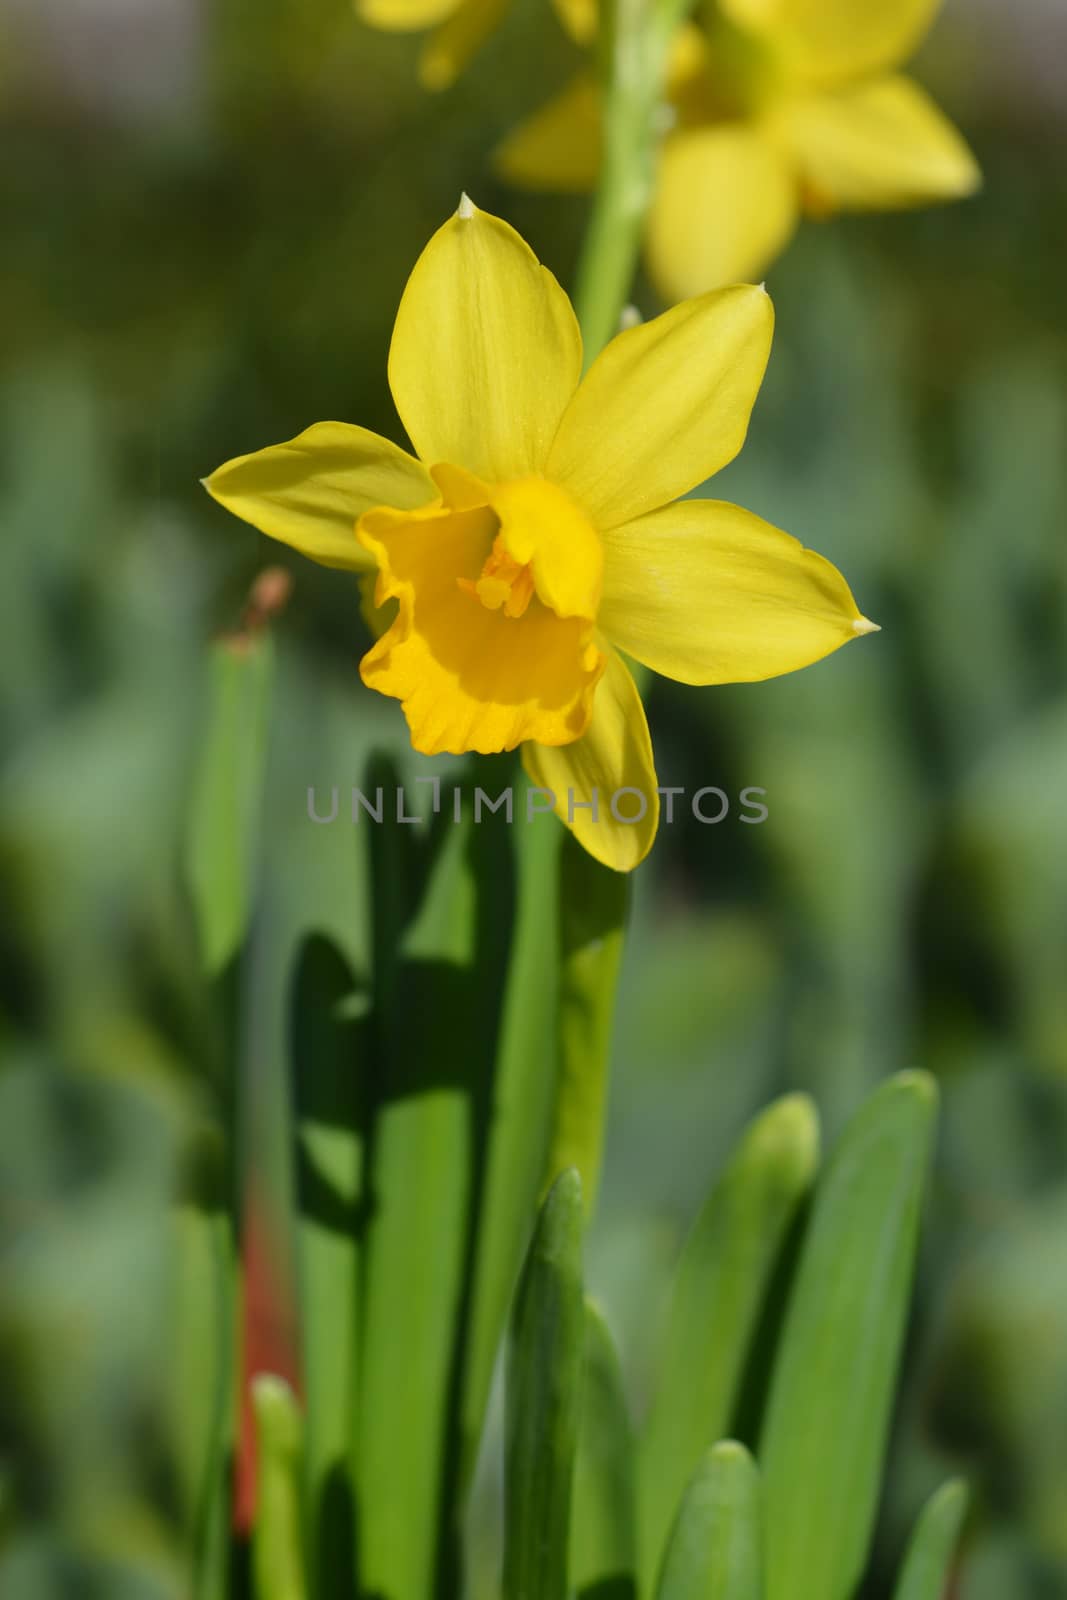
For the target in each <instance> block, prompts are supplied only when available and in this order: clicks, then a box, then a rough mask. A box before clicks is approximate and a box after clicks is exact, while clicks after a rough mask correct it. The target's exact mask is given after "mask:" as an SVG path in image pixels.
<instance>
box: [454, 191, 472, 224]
mask: <svg viewBox="0 0 1067 1600" xmlns="http://www.w3.org/2000/svg"><path fill="white" fill-rule="evenodd" d="M456 216H457V217H459V218H460V220H461V221H462V222H469V221H470V220H471V218H472V217H473V216H474V201H473V200H472V199H471V197H470V195H469V194H468V193H467V191H466V189H464V190H463V193H462V194H461V195H460V197H459V205H458V206H457V207H456Z"/></svg>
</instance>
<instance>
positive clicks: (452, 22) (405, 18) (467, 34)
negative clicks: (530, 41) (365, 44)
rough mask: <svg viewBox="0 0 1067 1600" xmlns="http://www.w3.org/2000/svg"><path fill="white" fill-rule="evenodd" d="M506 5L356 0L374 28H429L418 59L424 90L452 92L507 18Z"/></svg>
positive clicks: (495, 0)
mask: <svg viewBox="0 0 1067 1600" xmlns="http://www.w3.org/2000/svg"><path fill="white" fill-rule="evenodd" d="M505 5H506V0H356V10H357V12H358V13H359V16H360V17H361V18H362V19H363V21H364V22H366V23H369V25H370V26H371V27H372V28H384V29H385V30H386V31H387V32H393V33H408V32H412V33H415V32H420V31H422V30H424V29H427V28H428V29H430V30H431V31H430V36H429V38H428V39H427V41H426V44H425V45H424V47H423V50H422V54H421V56H420V58H419V77H420V79H421V80H422V84H423V87H424V88H426V89H447V88H449V87H450V86H451V85H452V84H453V83H454V82H455V80H456V78H457V77H458V76H459V74H460V72H462V70H463V68H464V67H465V66H466V65H467V62H468V61H469V60H470V58H471V56H472V55H473V54H474V53H475V51H476V50H477V49H478V47H479V45H481V44H482V42H483V41H484V40H485V39H486V38H487V37H488V35H489V34H490V33H492V31H493V29H494V28H495V27H496V25H497V23H498V22H499V21H500V18H501V17H502V15H503V13H504V9H505Z"/></svg>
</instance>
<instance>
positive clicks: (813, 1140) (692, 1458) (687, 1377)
mask: <svg viewBox="0 0 1067 1600" xmlns="http://www.w3.org/2000/svg"><path fill="white" fill-rule="evenodd" d="M818 1159H819V1131H818V1121H817V1118H816V1114H815V1109H814V1107H813V1106H812V1105H811V1103H810V1102H809V1101H807V1100H806V1099H804V1098H803V1097H802V1096H799V1095H794V1096H791V1097H789V1098H787V1099H785V1100H780V1101H778V1102H777V1104H775V1105H773V1106H771V1107H770V1108H769V1109H768V1110H767V1111H765V1112H764V1113H763V1114H762V1116H760V1117H759V1118H757V1120H756V1121H755V1122H754V1123H753V1125H752V1127H751V1128H750V1129H749V1131H748V1133H747V1134H746V1136H745V1138H744V1139H743V1140H742V1142H741V1144H740V1146H739V1147H738V1150H737V1153H736V1155H734V1157H733V1159H732V1160H731V1162H730V1164H729V1166H728V1167H727V1168H726V1171H725V1172H724V1173H723V1175H722V1177H721V1178H720V1179H719V1181H718V1182H717V1183H716V1184H715V1185H713V1187H712V1189H711V1192H710V1193H709V1195H708V1198H707V1200H706V1201H705V1203H704V1206H703V1208H702V1210H701V1212H700V1214H699V1215H698V1217H697V1219H696V1222H695V1223H694V1225H693V1230H692V1232H691V1234H690V1236H689V1239H688V1241H687V1242H686V1246H685V1249H684V1251H683V1252H682V1257H681V1260H680V1262H679V1265H678V1270H677V1274H676V1277H675V1282H674V1289H673V1293H672V1297H671V1305H670V1311H669V1314H668V1321H667V1326H666V1331H665V1335H664V1339H663V1346H662V1351H661V1353H660V1357H659V1362H658V1369H659V1370H658V1383H657V1387H656V1390H655V1394H654V1398H653V1401H652V1406H651V1410H650V1413H649V1416H648V1419H647V1422H646V1426H645V1430H644V1438H643V1441H642V1450H641V1458H640V1484H641V1534H642V1563H641V1572H642V1590H643V1592H644V1593H646V1594H647V1593H649V1592H650V1590H651V1588H652V1584H653V1581H654V1579H655V1576H656V1574H657V1573H658V1571H659V1568H660V1563H661V1560H662V1556H663V1549H664V1544H665V1542H666V1538H667V1534H668V1531H669V1529H670V1526H671V1522H672V1520H673V1518H674V1515H675V1512H676V1510H677V1507H678V1501H679V1498H680V1496H681V1493H682V1490H683V1488H684V1486H685V1484H686V1483H687V1482H688V1480H689V1478H690V1476H691V1474H692V1473H693V1472H694V1471H695V1470H696V1468H697V1464H698V1463H699V1462H700V1461H701V1459H702V1458H703V1456H704V1453H705V1451H706V1450H707V1447H708V1445H709V1443H711V1442H713V1441H714V1440H716V1439H719V1438H722V1437H723V1436H724V1435H725V1434H726V1433H727V1432H728V1431H729V1428H730V1422H731V1418H732V1417H733V1415H734V1412H735V1409H736V1406H737V1401H738V1392H739V1387H740V1383H741V1378H742V1374H743V1372H744V1368H745V1362H746V1358H747V1357H748V1355H749V1351H750V1347H751V1345H752V1341H753V1337H754V1334H755V1331H756V1328H757V1325H758V1320H759V1316H760V1312H761V1310H762V1308H763V1304H764V1301H765V1298H766V1295H767V1290H768V1286H769V1284H770V1281H771V1278H772V1275H773V1273H774V1270H775V1267H776V1266H777V1265H778V1264H779V1261H780V1258H781V1256H782V1252H783V1249H784V1246H785V1243H786V1240H787V1238H788V1235H789V1231H790V1228H791V1226H792V1225H793V1224H794V1223H795V1221H796V1219H797V1215H798V1210H799V1207H800V1205H801V1203H802V1202H803V1200H804V1198H805V1196H806V1194H807V1191H808V1190H809V1188H810V1186H811V1184H812V1182H813V1180H814V1177H815V1172H816V1168H817V1165H818Z"/></svg>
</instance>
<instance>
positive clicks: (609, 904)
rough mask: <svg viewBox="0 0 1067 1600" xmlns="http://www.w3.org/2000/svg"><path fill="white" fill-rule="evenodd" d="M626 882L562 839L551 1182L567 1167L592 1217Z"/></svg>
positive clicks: (572, 842)
mask: <svg viewBox="0 0 1067 1600" xmlns="http://www.w3.org/2000/svg"><path fill="white" fill-rule="evenodd" d="M629 894H630V888H629V876H628V874H626V873H624V872H612V871H611V870H610V869H609V868H607V867H603V866H601V865H600V863H599V862H598V861H594V860H593V858H592V856H590V855H589V854H587V852H586V851H585V850H583V849H582V847H581V845H580V844H578V842H577V840H576V839H575V838H574V836H573V834H571V833H567V834H566V835H565V836H564V839H563V844H562V848H561V851H560V858H559V918H560V923H559V927H560V969H559V1024H558V1026H559V1058H558V1077H557V1082H556V1104H555V1111H554V1118H553V1130H552V1142H551V1146H550V1149H549V1157H548V1167H547V1171H546V1175H545V1176H546V1181H548V1182H551V1181H552V1179H554V1178H555V1176H556V1174H557V1173H559V1172H563V1171H565V1170H566V1168H568V1167H577V1169H578V1171H579V1173H580V1174H581V1178H582V1186H583V1189H584V1192H585V1201H586V1207H587V1209H588V1210H589V1211H590V1212H591V1211H592V1209H593V1205H594V1202H595V1200H596V1191H597V1184H598V1182H599V1178H600V1160H601V1149H602V1145H603V1139H604V1120H605V1102H606V1100H607V1092H608V1055H609V1050H610V1046H611V1028H612V1022H613V1019H614V1015H615V990H616V985H617V981H618V975H619V963H620V961H621V960H622V950H623V936H624V934H625V929H626V913H627V907H628V905H629Z"/></svg>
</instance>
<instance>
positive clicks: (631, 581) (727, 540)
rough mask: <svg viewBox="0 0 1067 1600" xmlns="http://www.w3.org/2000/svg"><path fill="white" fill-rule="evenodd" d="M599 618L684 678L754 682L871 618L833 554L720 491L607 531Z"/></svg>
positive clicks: (808, 657) (866, 625)
mask: <svg viewBox="0 0 1067 1600" xmlns="http://www.w3.org/2000/svg"><path fill="white" fill-rule="evenodd" d="M599 626H600V628H601V630H602V631H603V633H604V634H605V635H606V636H607V637H608V638H609V639H610V640H611V641H612V643H613V644H617V645H618V646H619V647H620V649H622V650H625V651H626V652H627V653H628V654H629V655H632V656H633V657H634V658H635V659H636V660H638V661H642V662H644V664H645V665H646V666H649V667H651V668H652V669H653V670H654V671H655V672H660V673H662V674H663V675H664V676H665V677H667V678H676V679H678V680H679V681H680V682H682V683H702V684H706V683H751V682H754V681H755V680H757V679H761V678H773V677H776V676H777V675H778V674H779V673H782V672H793V671H795V670H796V668H798V667H806V666H809V665H810V664H811V662H813V661H818V660H820V659H821V658H822V657H823V656H826V655H829V654H830V652H831V651H832V650H836V649H837V648H838V646H839V645H843V644H845V643H847V641H848V640H849V639H854V638H855V637H856V636H857V634H860V633H870V632H872V631H873V630H874V624H873V623H870V622H868V621H867V620H866V619H865V618H864V617H862V616H861V615H860V612H859V610H858V609H857V606H856V602H855V600H853V598H852V595H851V593H850V591H849V587H848V584H847V583H846V582H845V580H844V578H843V577H842V576H841V574H840V573H839V572H838V570H837V568H836V567H833V566H831V564H830V562H829V561H824V559H823V558H822V556H819V555H816V554H815V553H814V551H812V550H805V548H804V546H803V545H802V544H800V543H799V541H798V540H796V539H794V538H792V537H791V536H790V535H789V534H788V533H782V532H781V530H780V529H778V528H774V527H772V526H771V524H770V523H769V522H764V521H762V519H761V518H760V517H756V516H753V514H752V513H751V512H750V511H743V510H742V509H741V508H740V506H732V505H728V504H727V503H726V502H725V501H722V500H681V501H679V502H678V504H677V505H673V506H668V507H667V508H666V509H665V510H663V511H656V512H654V513H653V514H652V515H651V516H648V517H640V518H639V519H638V520H637V521H636V522H630V523H627V524H626V525H625V527H621V528H614V529H612V531H611V532H610V533H609V534H606V535H605V537H604V599H603V602H602V604H601V608H600V618H599Z"/></svg>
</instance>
